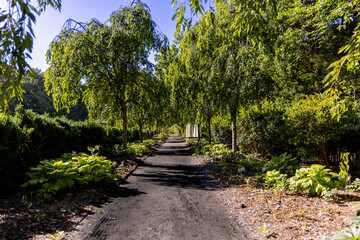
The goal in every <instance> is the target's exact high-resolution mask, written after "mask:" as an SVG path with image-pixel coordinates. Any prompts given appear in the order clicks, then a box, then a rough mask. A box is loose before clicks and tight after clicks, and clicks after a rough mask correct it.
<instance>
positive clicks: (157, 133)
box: [156, 121, 160, 137]
mask: <svg viewBox="0 0 360 240" xmlns="http://www.w3.org/2000/svg"><path fill="white" fill-rule="evenodd" d="M159 132H160V130H159V122H158V121H156V135H157V136H158V137H159Z"/></svg>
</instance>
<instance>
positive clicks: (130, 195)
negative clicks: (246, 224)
mask: <svg viewBox="0 0 360 240" xmlns="http://www.w3.org/2000/svg"><path fill="white" fill-rule="evenodd" d="M124 187H125V189H126V193H127V194H123V196H121V197H118V198H116V199H114V200H113V201H112V202H111V203H109V204H107V205H106V206H104V207H103V208H101V209H97V210H96V213H95V214H93V215H89V216H88V217H87V218H86V219H85V220H84V221H82V222H81V224H79V226H78V227H77V229H76V230H75V231H74V232H73V233H72V234H71V236H70V237H69V239H86V240H93V239H97V240H103V239H104V240H105V239H116V240H118V239H238V240H242V239H248V238H247V237H246V235H245V233H244V231H243V229H242V228H240V227H239V225H238V224H237V223H236V221H235V219H234V218H231V217H230V216H229V209H227V208H226V206H224V204H223V203H222V202H221V200H220V199H219V198H218V196H217V195H216V183H215V182H214V180H211V178H208V177H207V176H206V173H205V170H204V169H203V167H202V166H201V165H200V163H199V161H198V159H196V158H195V157H194V156H192V155H191V153H190V152H189V150H188V149H187V148H186V146H185V142H184V141H183V140H182V139H181V137H178V136H170V137H169V139H168V140H167V142H166V143H165V144H163V146H162V147H161V148H159V149H158V151H157V152H156V153H155V155H154V156H151V157H149V158H148V159H147V160H146V165H145V166H141V167H139V168H138V169H137V170H136V171H135V172H134V173H133V174H132V176H131V177H130V178H129V179H128V184H126V185H124Z"/></svg>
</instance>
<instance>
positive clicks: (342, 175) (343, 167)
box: [339, 152, 351, 186]
mask: <svg viewBox="0 0 360 240" xmlns="http://www.w3.org/2000/svg"><path fill="white" fill-rule="evenodd" d="M341 159H342V162H340V172H339V180H340V182H341V184H342V185H343V186H347V185H349V184H350V180H351V176H350V174H349V170H350V166H349V153H348V152H347V153H341Z"/></svg>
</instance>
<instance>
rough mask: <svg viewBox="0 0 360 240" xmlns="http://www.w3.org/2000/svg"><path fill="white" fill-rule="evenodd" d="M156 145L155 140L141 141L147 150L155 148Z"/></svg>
mask: <svg viewBox="0 0 360 240" xmlns="http://www.w3.org/2000/svg"><path fill="white" fill-rule="evenodd" d="M156 144H157V142H156V140H155V139H146V140H144V141H143V145H145V146H146V147H147V148H155V147H156Z"/></svg>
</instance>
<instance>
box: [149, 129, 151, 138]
mask: <svg viewBox="0 0 360 240" xmlns="http://www.w3.org/2000/svg"><path fill="white" fill-rule="evenodd" d="M149 139H151V127H149Z"/></svg>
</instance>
